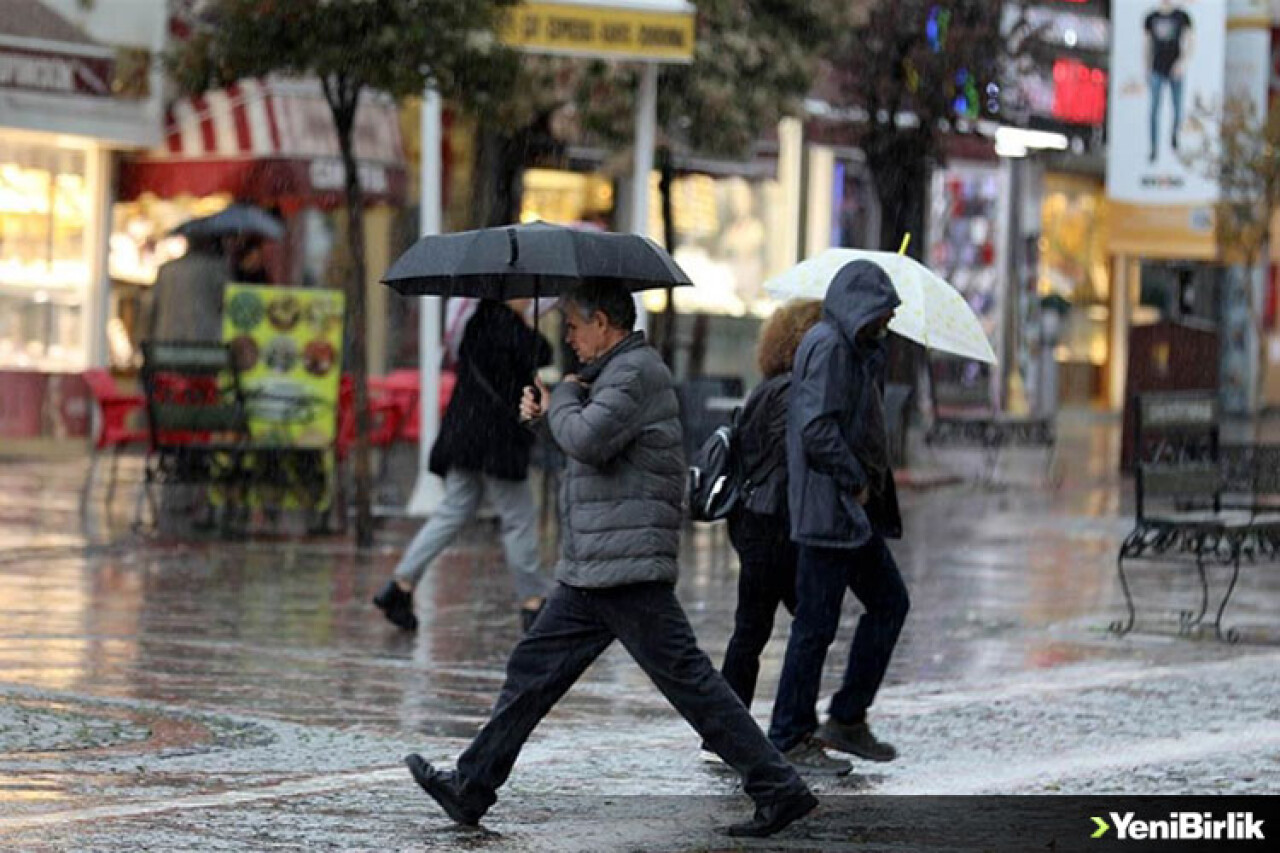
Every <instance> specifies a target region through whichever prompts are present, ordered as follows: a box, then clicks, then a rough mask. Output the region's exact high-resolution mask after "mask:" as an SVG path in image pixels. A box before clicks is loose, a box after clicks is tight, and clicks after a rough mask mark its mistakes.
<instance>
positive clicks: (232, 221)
mask: <svg viewBox="0 0 1280 853" xmlns="http://www.w3.org/2000/svg"><path fill="white" fill-rule="evenodd" d="M173 233H174V234H181V235H182V236H183V237H186V238H187V239H189V240H190V239H196V240H199V239H210V238H214V237H225V236H237V235H239V236H244V237H250V236H253V237H262V238H265V239H267V240H279V239H280V238H281V237H283V236H284V226H283V225H281V224H280V220H278V219H276V218H275V217H274V216H272V215H271V214H269V213H267V212H266V211H264V210H262V209H260V208H257V207H254V206H253V205H251V204H240V203H236V204H231V205H228V206H227V207H226V208H225V209H224V210H222V211H220V212H218V213H215V214H213V215H212V216H202V217H200V218H199V219H189V220H187V221H186V222H184V223H182V224H181V225H179V226H178V227H177V228H175V229H173Z"/></svg>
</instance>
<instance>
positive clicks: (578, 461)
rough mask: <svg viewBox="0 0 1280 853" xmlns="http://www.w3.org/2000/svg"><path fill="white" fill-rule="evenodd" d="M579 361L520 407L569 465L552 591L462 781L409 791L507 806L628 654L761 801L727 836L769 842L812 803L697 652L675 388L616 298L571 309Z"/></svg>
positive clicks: (516, 653)
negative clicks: (594, 685) (589, 689)
mask: <svg viewBox="0 0 1280 853" xmlns="http://www.w3.org/2000/svg"><path fill="white" fill-rule="evenodd" d="M562 305H563V307H564V316H565V327H566V330H567V337H568V340H569V343H570V345H571V346H572V347H573V348H574V351H575V352H576V353H577V354H578V356H579V357H580V358H581V359H582V360H583V362H584V367H583V368H582V370H581V372H580V373H578V374H577V375H567V376H565V377H564V381H562V382H561V383H560V384H559V385H557V386H556V389H555V391H554V393H551V394H548V393H547V391H546V389H545V388H543V387H542V384H541V382H539V383H538V388H537V391H538V393H536V394H535V392H534V389H532V388H529V389H526V391H525V396H524V398H523V400H522V401H521V404H520V412H521V415H522V416H523V417H524V418H525V419H526V420H528V421H529V422H530V423H531V424H537V425H540V426H539V428H543V429H546V430H547V431H548V432H549V433H550V435H551V437H552V438H553V439H554V440H555V442H556V444H558V445H559V446H560V449H561V450H562V451H563V452H564V454H565V456H566V457H567V465H566V469H565V474H564V480H563V483H562V486H561V495H562V501H561V504H562V529H563V534H562V536H561V556H560V562H559V563H558V564H557V566H556V581H557V585H556V587H555V589H554V590H553V591H552V593H551V595H550V596H549V597H548V598H547V605H546V608H545V609H544V610H543V612H542V614H541V615H540V616H539V617H538V618H537V620H536V621H535V622H534V623H533V627H532V628H531V629H530V630H529V632H528V633H527V634H525V636H524V638H523V639H521V640H520V642H519V643H518V644H517V645H516V647H515V649H514V650H512V652H511V657H510V658H509V659H508V661H507V673H506V681H505V682H504V684H503V686H502V692H501V693H500V694H499V696H498V701H497V704H496V705H495V706H494V709H493V712H492V714H491V715H490V717H489V720H488V722H486V723H485V725H484V726H483V727H482V728H481V729H480V732H479V733H478V734H477V735H476V736H475V738H474V739H473V740H472V741H471V744H470V745H469V746H468V747H467V748H466V750H464V751H463V753H462V755H461V756H459V758H458V761H457V767H456V769H454V770H447V771H441V770H438V769H436V768H435V767H433V766H432V765H431V764H430V763H429V762H427V761H426V760H425V759H424V758H422V756H420V755H417V754H413V755H409V756H408V757H406V759H405V763H406V764H407V765H408V767H409V771H410V773H411V774H412V775H413V778H414V780H415V781H416V782H417V783H418V784H419V785H420V786H421V787H422V788H423V790H425V791H426V792H427V793H428V794H429V795H430V796H431V797H432V798H433V799H434V800H435V801H436V802H437V803H438V804H439V805H440V806H441V808H443V809H444V811H445V813H446V814H448V815H449V817H451V818H452V819H453V820H455V821H457V822H458V823H461V824H466V825H475V824H476V823H478V822H479V821H480V819H481V818H482V817H483V816H484V814H485V813H486V812H487V811H488V810H489V808H490V807H491V806H492V805H493V804H494V802H495V801H496V800H497V791H498V788H500V787H501V786H502V785H503V784H504V783H505V782H506V780H507V777H508V776H509V775H510V774H511V771H512V769H513V767H514V766H515V763H516V759H517V758H518V757H519V755H520V750H521V748H522V747H523V746H524V743H525V741H526V739H528V737H529V735H530V734H532V732H533V730H534V728H535V727H536V726H537V725H538V723H539V722H540V721H541V720H542V718H543V717H544V716H545V715H546V714H547V713H548V712H549V711H550V710H551V709H552V708H553V707H554V706H555V704H556V702H558V701H559V700H560V698H561V697H562V696H564V694H565V693H566V692H568V690H569V688H570V687H572V686H573V684H574V682H576V681H577V680H578V678H579V677H580V676H581V675H582V674H583V673H584V672H585V671H586V670H587V667H589V666H590V665H591V663H592V662H593V661H594V660H595V659H596V658H597V657H599V656H600V654H601V653H603V652H604V650H605V649H607V648H608V647H609V646H610V645H611V644H612V643H613V642H614V640H618V641H620V642H621V643H622V645H623V646H624V647H625V648H626V650H627V652H628V653H630V655H631V657H632V658H634V659H635V661H636V663H638V664H639V665H640V667H641V668H642V669H643V670H644V671H645V673H646V674H647V675H648V676H649V677H650V678H651V679H652V680H653V682H654V684H656V685H657V687H658V689H659V690H661V691H662V694H663V695H664V696H665V697H666V698H667V700H668V701H669V702H670V703H671V704H672V705H673V706H675V707H676V708H677V709H678V710H679V712H680V714H681V715H682V716H683V717H684V718H685V719H686V720H688V721H689V723H690V724H691V725H692V726H693V727H694V728H695V729H696V730H697V731H698V733H699V734H701V735H702V737H703V739H704V740H705V741H706V742H707V743H708V744H710V745H711V747H712V748H713V749H714V750H715V751H716V752H717V753H718V754H719V755H720V757H721V758H723V759H724V761H725V762H726V763H727V764H729V765H731V766H732V767H733V768H734V769H735V770H737V771H738V772H739V773H740V774H741V776H742V778H743V790H744V791H745V792H746V793H747V794H748V795H749V796H750V797H751V798H752V800H754V801H755V804H756V810H755V814H754V815H753V817H752V818H751V820H749V821H746V822H744V823H741V824H736V825H734V826H731V827H728V828H727V830H726V831H727V833H728V834H729V835H733V836H748V837H756V836H766V835H772V834H773V833H775V832H778V831H779V830H781V829H783V828H784V827H786V826H788V825H790V824H791V823H792V822H794V821H796V820H798V819H800V818H801V817H804V816H805V815H806V814H808V813H809V812H810V811H812V810H813V809H814V808H815V807H816V806H817V805H818V800H817V798H816V797H814V796H813V794H812V793H811V792H810V791H809V788H808V786H807V785H806V784H805V783H804V780H803V779H801V778H800V776H799V774H798V773H796V771H795V768H793V767H792V766H791V765H790V764H788V763H787V761H786V760H785V759H784V758H783V757H782V755H780V754H779V753H778V751H777V750H776V749H774V748H773V745H772V744H771V743H770V742H769V739H768V738H767V737H766V736H765V734H764V732H762V731H761V730H760V728H759V726H757V725H756V722H755V720H754V719H752V717H751V714H750V712H749V711H748V710H747V709H746V707H745V706H744V705H743V704H742V702H740V701H739V700H738V697H737V696H736V695H734V693H733V691H732V690H731V689H730V688H729V685H728V684H727V683H725V680H724V679H723V678H722V677H721V676H720V673H718V672H716V670H715V667H713V666H712V665H711V661H710V659H709V658H708V657H707V656H706V654H705V653H703V651H702V650H701V649H699V648H698V644H697V638H696V637H695V636H694V634H693V629H692V628H691V627H690V626H689V620H688V618H687V617H686V615H685V612H684V609H683V608H681V606H680V602H679V600H678V599H677V598H676V593H675V583H676V579H677V575H678V564H677V556H678V554H679V549H680V529H681V525H682V521H683V517H684V510H683V501H684V487H685V472H686V470H687V469H686V467H685V463H684V458H683V453H682V452H681V447H682V446H683V438H682V431H681V428H680V413H679V402H678V401H677V399H676V393H675V389H674V387H673V385H672V381H671V373H670V372H669V371H668V370H667V367H666V365H664V364H663V363H662V359H661V357H659V355H658V353H657V351H656V350H654V349H653V347H651V346H648V345H647V344H646V343H645V340H644V333H643V332H639V331H633V326H634V324H635V316H636V314H635V303H634V302H633V301H632V297H631V294H630V293H628V292H627V291H626V290H624V289H622V288H619V287H617V286H614V285H611V284H608V283H588V284H584V285H581V286H580V287H578V288H577V289H575V290H573V291H572V292H571V293H569V294H568V295H566V296H565V297H564V298H563V300H562Z"/></svg>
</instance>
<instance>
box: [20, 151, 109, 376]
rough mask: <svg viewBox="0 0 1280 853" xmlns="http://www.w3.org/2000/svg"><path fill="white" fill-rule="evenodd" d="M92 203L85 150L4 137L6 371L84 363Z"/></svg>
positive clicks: (77, 366)
mask: <svg viewBox="0 0 1280 853" xmlns="http://www.w3.org/2000/svg"><path fill="white" fill-rule="evenodd" d="M90 204H91V202H90V196H89V187H88V180H87V175H86V155H85V152H84V151H83V150H79V149H71V148H60V147H57V146H53V145H48V144H42V143H40V142H34V141H27V140H25V139H6V138H3V137H0V368H8V369H24V370H54V371H58V370H76V369H80V368H83V366H84V363H85V357H86V342H85V333H84V323H83V318H84V313H83V312H84V310H85V303H86V301H87V298H88V293H89V287H90V273H89V255H90V253H89V246H88V239H87V234H86V231H87V220H88V216H89V213H90Z"/></svg>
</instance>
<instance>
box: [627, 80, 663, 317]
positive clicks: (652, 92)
mask: <svg viewBox="0 0 1280 853" xmlns="http://www.w3.org/2000/svg"><path fill="white" fill-rule="evenodd" d="M657 126H658V65H657V63H654V62H650V63H646V64H645V66H644V73H643V74H642V75H641V77H640V91H639V92H637V93H636V143H635V153H634V160H633V161H632V167H631V231H632V233H634V234H648V233H649V175H650V174H651V173H652V172H653V148H654V140H655V138H656V136H657ZM648 326H649V315H648V312H646V311H645V310H644V305H643V303H642V302H641V301H640V297H639V296H638V295H637V296H636V328H637V329H645V330H647V329H648Z"/></svg>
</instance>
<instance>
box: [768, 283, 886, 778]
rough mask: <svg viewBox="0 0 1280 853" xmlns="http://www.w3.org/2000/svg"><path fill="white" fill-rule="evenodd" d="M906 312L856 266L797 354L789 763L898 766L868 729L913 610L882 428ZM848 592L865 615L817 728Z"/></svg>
mask: <svg viewBox="0 0 1280 853" xmlns="http://www.w3.org/2000/svg"><path fill="white" fill-rule="evenodd" d="M899 302H900V300H899V298H898V295H897V293H896V291H895V290H894V287H893V283H892V282H891V281H890V280H889V276H888V275H886V274H885V272H884V270H883V269H882V268H881V267H880V266H878V265H877V264H874V263H871V262H869V261H854V262H852V263H850V264H848V265H846V266H845V267H843V268H842V269H841V270H840V272H839V273H837V275H836V277H835V278H834V279H833V280H832V282H831V285H830V287H829V288H828V289H827V295H826V298H825V299H824V300H823V312H822V320H821V321H820V322H819V323H818V324H817V325H816V326H814V327H813V328H812V329H811V330H810V331H809V333H808V334H806V335H805V338H804V340H803V341H802V342H801V344H800V349H799V350H798V351H797V352H796V359H795V367H794V370H793V379H792V389H791V401H790V411H789V414H788V420H787V473H788V477H789V482H788V490H787V491H788V494H787V497H788V503H789V508H790V513H791V538H792V540H793V541H794V542H795V543H796V545H797V547H798V551H799V556H798V561H797V570H796V612H795V620H794V621H793V622H792V625H791V636H790V639H789V640H788V642H787V651H786V657H785V658H784V660H783V665H782V674H781V676H780V678H779V682H778V695H777V698H776V699H775V701H774V705H773V719H772V721H771V724H770V727H769V738H770V739H771V740H772V741H773V743H774V745H775V746H777V747H778V748H779V749H780V750H782V751H783V752H784V753H785V752H786V751H787V750H790V749H792V748H794V747H796V746H797V745H798V744H801V743H803V742H804V741H805V740H806V739H807V738H814V739H815V740H817V741H818V742H819V743H821V744H822V745H824V746H826V747H828V748H830V749H833V750H837V751H839V752H845V753H849V754H851V755H856V756H858V757H860V758H864V759H868V760H871V761H891V760H893V759H894V758H896V757H897V751H896V750H895V749H894V748H893V747H892V746H891V745H889V744H887V743H885V742H883V741H880V740H878V739H877V738H876V737H875V736H874V735H873V734H872V733H871V729H870V727H869V726H868V725H867V710H868V709H869V708H870V707H871V703H872V702H873V701H874V700H875V696H876V692H877V691H878V690H879V688H880V683H881V681H882V680H883V678H884V674H885V670H886V669H887V668H888V666H889V660H890V658H891V657H892V656H893V650H894V646H895V645H896V644H897V641H898V634H899V633H900V632H901V630H902V625H903V623H904V622H905V621H906V617H907V610H908V608H909V606H910V605H909V599H908V597H907V589H906V585H905V584H904V583H903V581H902V575H901V574H900V573H899V572H898V567H897V564H896V563H895V562H894V559H893V554H892V553H891V552H890V551H889V547H888V546H887V545H886V544H885V539H886V538H898V537H900V536H901V535H902V521H901V518H900V516H899V512H898V499H897V491H896V489H895V487H894V482H893V473H892V471H890V469H889V449H888V438H887V435H886V430H885V418H884V393H883V387H884V370H885V358H886V347H885V343H884V338H885V336H886V335H887V333H888V324H889V321H890V320H892V319H893V314H894V311H895V310H896V308H897V306H898V304H899ZM846 588H848V589H849V590H852V592H853V594H854V595H856V596H857V597H858V600H859V601H861V602H862V604H863V606H864V607H865V608H866V612H865V613H864V614H863V615H862V616H861V617H860V618H859V620H858V627H857V629H856V631H855V632H854V636H853V643H852V645H851V647H850V649H849V661H848V664H847V666H846V669H845V674H844V679H843V683H842V684H841V686H840V689H839V690H838V691H837V692H836V693H835V695H834V696H833V697H832V700H831V706H830V709H829V714H828V719H827V721H826V722H825V723H823V724H822V725H821V726H819V725H818V714H817V702H818V692H819V688H820V686H821V680H822V667H823V663H824V662H825V660H826V656H827V650H828V649H829V648H830V646H831V643H832V642H833V641H834V640H835V636H836V629H837V628H838V627H839V622H840V607H841V604H842V602H843V600H844V591H845V589H846Z"/></svg>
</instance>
